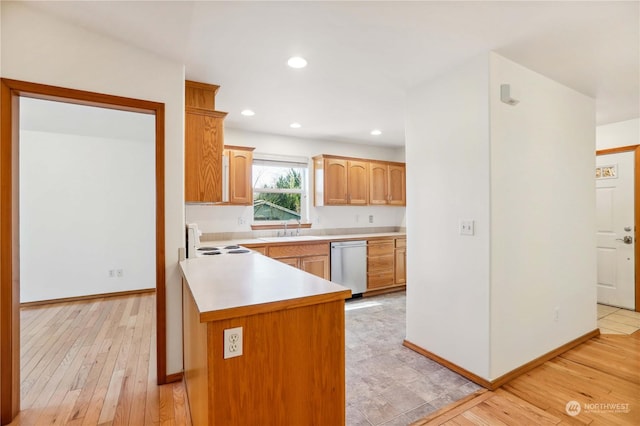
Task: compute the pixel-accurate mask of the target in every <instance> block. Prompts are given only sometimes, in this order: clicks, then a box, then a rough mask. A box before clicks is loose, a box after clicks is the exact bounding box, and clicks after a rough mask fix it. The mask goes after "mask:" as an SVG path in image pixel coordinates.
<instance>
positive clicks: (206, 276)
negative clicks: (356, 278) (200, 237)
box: [180, 241, 351, 322]
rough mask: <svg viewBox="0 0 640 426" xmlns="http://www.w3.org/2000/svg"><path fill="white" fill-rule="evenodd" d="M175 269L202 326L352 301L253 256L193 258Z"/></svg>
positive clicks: (325, 284)
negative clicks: (224, 320) (179, 274)
mask: <svg viewBox="0 0 640 426" xmlns="http://www.w3.org/2000/svg"><path fill="white" fill-rule="evenodd" d="M234 242H236V241H234ZM207 244H209V242H208V243H207ZM180 268H181V271H182V275H183V277H184V278H185V280H186V282H187V284H188V287H189V289H190V290H191V294H192V295H193V298H194V300H195V302H196V305H197V306H198V310H199V311H200V321H201V322H207V321H217V320H221V319H229V318H236V317H240V316H247V315H255V314H258V313H264V312H272V311H277V310H282V309H291V308H295V307H301V306H308V305H313V304H318V303H325V302H330V301H336V300H341V299H342V300H344V299H347V298H349V297H351V290H349V289H348V288H346V287H343V286H341V285H339V284H335V283H332V282H330V281H327V280H324V279H322V278H319V277H317V276H315V275H312V274H309V273H306V272H304V271H302V270H300V269H296V268H292V267H291V266H288V265H285V264H284V263H281V262H279V261H277V260H274V259H271V258H269V257H266V256H262V255H260V254H257V253H250V254H227V255H221V256H203V257H197V258H194V259H187V260H184V261H182V262H180Z"/></svg>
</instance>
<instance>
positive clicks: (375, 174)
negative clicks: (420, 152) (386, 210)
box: [369, 161, 407, 206]
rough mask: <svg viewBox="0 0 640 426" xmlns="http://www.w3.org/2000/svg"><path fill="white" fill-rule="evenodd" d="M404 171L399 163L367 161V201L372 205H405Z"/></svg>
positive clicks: (403, 166)
mask: <svg viewBox="0 0 640 426" xmlns="http://www.w3.org/2000/svg"><path fill="white" fill-rule="evenodd" d="M405 182H406V172H405V165H404V164H401V163H386V162H379V161H372V162H370V163H369V202H370V204H374V205H396V206H404V205H406V204H407V203H406V189H405Z"/></svg>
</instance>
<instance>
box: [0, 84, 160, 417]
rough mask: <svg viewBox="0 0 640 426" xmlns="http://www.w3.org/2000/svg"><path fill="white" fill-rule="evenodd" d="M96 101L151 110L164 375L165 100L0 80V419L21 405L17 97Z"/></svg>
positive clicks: (118, 107) (120, 107) (126, 108)
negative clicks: (153, 119) (152, 116)
mask: <svg viewBox="0 0 640 426" xmlns="http://www.w3.org/2000/svg"><path fill="white" fill-rule="evenodd" d="M20 97H29V98H36V99H46V100H54V101H59V102H65V103H71V104H78V105H90V106H99V107H103V108H108V109H116V110H122V111H132V112H138V113H144V114H151V115H154V116H155V188H156V190H155V192H156V193H155V215H156V224H155V236H156V238H155V241H156V247H155V276H156V279H155V286H156V323H157V329H156V339H157V360H158V361H157V379H158V384H164V383H166V381H167V375H166V336H165V328H166V300H165V299H166V294H165V253H164V246H165V234H164V233H165V229H164V222H165V221H164V104H162V103H157V102H150V101H143V100H137V99H131V98H124V97H119V96H111V95H105V94H100V93H94V92H86V91H81V90H74V89H66V88H60V87H55V86H47V85H42V84H36V83H28V82H23V81H17V80H9V79H1V82H0V107H1V108H0V178H1V180H2V188H1V190H0V249H1V254H0V342H1V345H2V350H1V352H0V423H1V424H7V423H9V422H11V420H12V419H13V418H14V417H15V416H16V415H17V414H18V412H19V411H20V268H19V265H20V263H19V241H20V235H19V203H18V200H19V198H18V195H19V185H18V176H19V149H18V147H19V100H20Z"/></svg>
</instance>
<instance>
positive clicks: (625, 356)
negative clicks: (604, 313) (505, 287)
mask: <svg viewBox="0 0 640 426" xmlns="http://www.w3.org/2000/svg"><path fill="white" fill-rule="evenodd" d="M570 401H576V402H577V405H578V406H579V407H580V412H579V413H577V414H576V415H575V416H570V415H569V414H568V413H567V404H568V403H569V402H570ZM602 404H612V405H602ZM625 404H628V405H625ZM574 407H575V405H574ZM616 409H617V410H620V411H621V412H617V413H616V412H615V410H616ZM627 409H628V411H627V412H624V411H626V410H627ZM574 412H575V411H574ZM573 424H579V425H585V424H591V425H634V426H638V425H640V332H636V333H634V334H632V335H630V336H620V335H601V336H599V337H596V338H593V339H591V340H589V341H588V342H586V343H583V344H582V345H580V346H578V347H576V348H574V349H572V350H571V351H568V352H566V353H564V354H563V355H560V356H559V357H556V358H554V359H552V360H550V361H548V362H546V363H544V364H543V365H541V366H540V367H538V368H536V369H534V370H532V371H530V372H529V373H527V374H524V375H522V376H520V377H518V378H516V379H515V380H513V381H511V382H509V383H508V384H506V385H504V386H503V387H502V388H500V389H498V390H497V391H495V392H489V391H486V390H483V391H480V392H478V393H476V394H474V395H471V396H470V397H468V398H466V399H464V400H462V401H458V402H457V403H456V404H453V405H450V406H448V407H445V408H444V409H442V410H439V411H438V412H436V413H433V414H432V415H430V416H428V417H426V418H424V419H422V420H420V421H418V422H416V423H414V426H427V425H573Z"/></svg>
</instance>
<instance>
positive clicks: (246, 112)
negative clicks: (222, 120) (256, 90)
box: [240, 109, 256, 117]
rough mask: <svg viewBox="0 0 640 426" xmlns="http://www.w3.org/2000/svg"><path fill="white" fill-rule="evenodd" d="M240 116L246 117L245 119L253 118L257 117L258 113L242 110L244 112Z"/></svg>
mask: <svg viewBox="0 0 640 426" xmlns="http://www.w3.org/2000/svg"><path fill="white" fill-rule="evenodd" d="M240 114H242V115H244V116H245V117H251V116H254V115H256V113H255V112H253V111H251V110H250V109H245V110H242V112H241V113H240Z"/></svg>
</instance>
